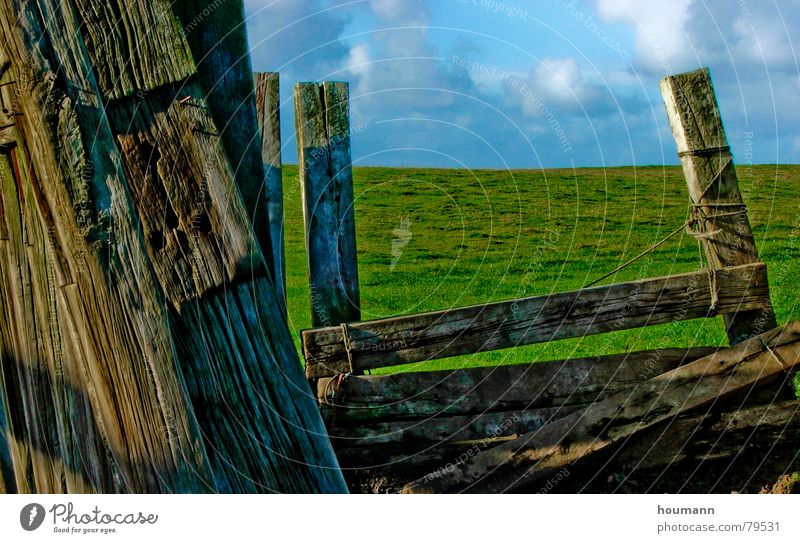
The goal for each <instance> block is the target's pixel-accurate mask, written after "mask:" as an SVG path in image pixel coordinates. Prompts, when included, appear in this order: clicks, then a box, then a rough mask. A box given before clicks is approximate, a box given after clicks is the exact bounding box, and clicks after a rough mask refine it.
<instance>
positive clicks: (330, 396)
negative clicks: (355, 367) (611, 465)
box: [317, 347, 716, 437]
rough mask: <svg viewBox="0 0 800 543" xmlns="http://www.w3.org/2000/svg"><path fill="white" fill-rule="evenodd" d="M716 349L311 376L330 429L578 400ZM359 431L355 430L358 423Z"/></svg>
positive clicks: (604, 394) (341, 433)
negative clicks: (339, 379) (337, 376)
mask: <svg viewBox="0 0 800 543" xmlns="http://www.w3.org/2000/svg"><path fill="white" fill-rule="evenodd" d="M715 351H716V349H715V348H712V347H694V348H690V349H661V350H653V351H640V352H634V353H628V354H620V355H608V356H597V357H590V358H575V359H570V360H558V361H552V362H537V363H535V364H521V365H514V366H497V367H489V368H469V369H462V370H453V371H435V372H420V373H400V374H394V375H374V376H373V375H351V376H349V377H347V379H346V380H344V381H343V383H342V384H341V385H338V386H337V383H336V379H335V378H329V377H326V378H322V379H320V380H319V381H318V383H317V397H318V400H319V402H320V407H321V409H322V415H323V418H324V419H325V420H326V422H327V423H328V425H329V427H330V423H331V421H332V419H333V417H334V412H335V414H336V415H335V417H336V424H337V425H336V427H335V428H332V429H331V435H334V436H344V437H346V436H347V435H349V434H348V433H347V429H346V427H349V426H358V427H359V428H361V427H363V426H364V425H369V424H374V423H378V422H398V421H408V422H407V423H406V424H407V425H410V424H413V423H414V422H415V421H416V422H419V421H420V420H428V419H433V418H434V417H436V420H439V418H442V417H451V416H455V415H480V414H484V413H491V412H503V411H507V412H511V411H525V410H529V409H536V408H548V407H560V406H565V405H586V404H590V403H594V402H596V401H599V400H602V399H603V398H605V397H608V396H611V395H613V394H616V393H618V392H621V391H623V390H628V389H630V388H631V387H633V386H634V385H636V384H638V383H641V382H643V381H646V380H647V379H648V378H650V377H653V376H655V375H660V374H662V373H666V372H667V371H670V370H673V369H675V368H677V367H679V366H680V365H682V364H685V363H687V362H691V361H693V360H697V359H698V358H702V357H703V356H707V355H709V354H711V353H713V352H715ZM359 431H360V430H359Z"/></svg>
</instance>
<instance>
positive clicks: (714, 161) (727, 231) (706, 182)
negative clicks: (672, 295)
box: [661, 69, 777, 344]
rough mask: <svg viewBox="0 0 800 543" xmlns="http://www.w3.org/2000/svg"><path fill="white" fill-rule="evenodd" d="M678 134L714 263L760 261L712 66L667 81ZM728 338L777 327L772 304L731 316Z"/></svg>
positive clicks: (697, 220)
mask: <svg viewBox="0 0 800 543" xmlns="http://www.w3.org/2000/svg"><path fill="white" fill-rule="evenodd" d="M661 94H662V95H663V97H664V103H665V105H666V108H667V115H668V116H669V121H670V125H671V126H672V133H673V135H674V136H675V141H676V142H677V144H678V154H679V155H680V158H681V163H682V164H683V171H684V174H685V176H686V183H687V185H688V187H689V196H690V197H691V200H692V212H693V217H694V219H695V222H694V225H693V228H699V229H701V232H702V233H703V235H702V237H701V239H702V244H703V247H704V249H705V254H706V259H707V260H708V264H709V267H710V268H711V269H712V270H716V269H719V268H722V267H726V266H737V265H740V264H752V263H754V262H758V261H759V258H758V250H757V249H756V244H755V240H754V239H753V233H752V231H751V229H750V222H749V219H748V216H747V207H746V205H745V204H744V201H743V200H742V195H741V193H740V192H739V180H738V178H737V176H736V167H735V166H734V163H733V155H731V150H730V147H729V145H728V140H727V137H726V135H725V129H724V127H723V124H722V118H721V115H720V111H719V105H718V104H717V99H716V96H715V94H714V87H713V85H712V83H711V75H710V73H709V71H708V70H707V69H702V70H697V71H694V72H689V73H685V74H680V75H675V76H670V77H667V78H665V79H663V80H662V81H661ZM725 325H726V328H727V332H728V339H729V341H730V343H731V344H736V343H738V342H740V341H743V340H745V339H747V338H749V337H752V336H756V335H758V334H760V333H763V332H765V331H767V330H771V329H773V328H775V326H777V323H776V320H775V314H774V312H773V310H772V308H771V307H767V308H765V309H760V310H753V311H741V312H739V313H736V314H732V315H725Z"/></svg>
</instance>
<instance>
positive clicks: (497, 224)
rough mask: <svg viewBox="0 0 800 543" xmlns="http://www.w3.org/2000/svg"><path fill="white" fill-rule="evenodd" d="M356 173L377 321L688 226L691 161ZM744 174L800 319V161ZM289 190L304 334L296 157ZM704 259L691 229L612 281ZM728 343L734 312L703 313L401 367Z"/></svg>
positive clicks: (755, 217) (463, 298) (564, 268)
mask: <svg viewBox="0 0 800 543" xmlns="http://www.w3.org/2000/svg"><path fill="white" fill-rule="evenodd" d="M354 175H355V194H356V226H357V236H358V250H359V254H358V258H359V273H360V282H361V299H362V313H363V319H364V320H369V319H377V318H382V317H389V316H395V315H401V314H409V313H419V312H423V311H432V310H439V309H446V308H451V307H459V306H464V305H470V304H479V303H485V302H491V301H499V300H506V299H512V298H519V297H523V296H532V295H539V294H547V293H552V292H559V291H564V290H573V289H577V288H580V287H581V286H583V285H586V284H588V283H590V282H592V281H593V280H595V279H596V278H598V277H600V276H602V275H604V274H605V273H606V272H608V271H610V270H613V269H614V268H615V267H616V266H618V265H619V264H621V263H622V262H624V261H626V260H628V259H630V258H632V257H633V256H636V255H638V254H639V253H641V252H642V251H643V250H644V249H646V248H648V247H650V246H651V245H652V244H654V243H655V242H657V241H659V240H660V239H662V238H663V237H665V236H666V235H667V234H668V233H669V232H671V231H673V230H675V229H676V228H677V227H678V226H680V225H681V224H682V223H683V222H684V221H685V220H686V218H687V212H688V209H687V206H688V203H689V201H688V196H687V192H686V186H685V182H684V179H683V174H682V171H681V169H680V168H679V167H666V168H665V167H643V168H610V169H579V170H575V171H572V170H545V171H514V172H507V171H489V170H479V171H461V170H432V169H388V168H361V169H356V170H355V174H354ZM739 177H740V188H741V191H742V193H743V195H744V198H745V201H746V202H747V204H748V207H749V212H750V221H751V224H752V225H753V230H754V233H755V236H756V241H757V243H758V247H759V250H760V253H761V257H762V259H763V260H764V261H765V262H767V264H768V267H769V274H770V286H771V288H772V299H773V302H774V304H775V309H776V312H777V315H778V321H779V323H785V322H787V321H789V320H792V319H798V318H800V304H798V303H797V296H796V294H797V293H798V292H800V282H799V281H798V279H797V278H798V277H800V259H799V258H798V257H800V243H799V242H798V241H799V240H798V236H799V235H800V200H798V195H800V166H755V167H747V168H739ZM284 193H285V206H286V210H285V216H286V228H285V229H286V257H287V274H288V298H289V300H288V304H289V318H290V327H291V328H292V332H293V334H294V337H295V340H296V341H298V345H299V340H298V334H299V331H300V330H302V329H305V328H308V327H309V326H310V301H309V287H308V278H307V275H306V269H307V268H306V257H305V249H304V245H303V226H302V224H303V219H302V210H301V203H300V190H299V181H298V171H297V167H296V166H286V167H285V168H284ZM393 253H394V254H393ZM393 264H394V265H393ZM700 267H701V260H700V253H699V249H698V245H697V241H696V240H695V239H694V238H692V237H690V236H688V235H686V234H683V235H682V236H678V237H676V238H673V239H672V240H671V241H670V242H669V243H668V244H666V245H664V246H663V247H661V248H660V249H658V250H657V251H656V252H654V253H652V254H651V255H649V256H648V257H646V258H644V259H642V260H641V261H639V262H638V263H637V264H636V265H634V266H632V267H630V268H628V269H626V270H624V271H622V272H620V273H619V274H618V275H617V276H616V277H612V278H610V279H608V280H606V281H605V282H606V283H609V282H615V281H627V280H631V279H636V278H645V277H656V276H661V275H670V274H675V273H680V272H686V271H693V270H697V269H699V268H700ZM724 343H725V334H724V329H723V325H722V320H721V318H716V319H704V320H697V321H689V322H683V323H676V324H671V325H664V326H655V327H650V328H642V329H637V330H630V331H622V332H615V333H611V334H606V335H600V336H591V337H587V338H579V339H573V340H565V341H560V342H553V343H549V344H542V345H533V346H528V347H520V348H515V349H508V350H504V351H498V352H492V353H482V354H478V355H473V356H464V357H458V358H451V359H445V360H436V361H430V362H425V363H421V364H415V365H413V366H405V367H402V368H393V369H392V370H391V371H410V370H413V371H419V370H429V369H444V368H453V367H465V366H480V365H495V364H517V363H526V362H534V361H543V360H552V359H561V358H567V357H576V356H585V355H595V354H604V353H605V354H610V353H621V352H627V351H632V350H640V349H647V348H657V347H678V346H690V345H697V346H700V345H721V344H724Z"/></svg>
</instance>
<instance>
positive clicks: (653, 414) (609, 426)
mask: <svg viewBox="0 0 800 543" xmlns="http://www.w3.org/2000/svg"><path fill="white" fill-rule="evenodd" d="M798 365H800V322H793V323H791V324H789V325H786V326H783V327H780V328H776V329H774V330H771V331H770V332H767V333H765V334H762V335H760V336H757V337H755V338H753V339H750V340H747V341H745V342H743V343H740V344H739V345H737V346H735V347H732V348H728V349H724V350H720V351H718V352H717V353H715V354H713V355H711V356H708V357H704V358H701V359H700V360H697V361H695V362H692V363H690V364H687V365H685V366H682V367H680V368H677V369H675V370H673V371H671V372H668V373H666V374H663V375H659V376H657V377H655V378H653V379H651V380H649V381H647V382H645V383H642V384H641V385H639V386H638V387H636V389H634V390H633V391H631V392H629V393H628V392H624V393H621V394H618V395H615V396H612V397H610V398H607V399H606V400H603V401H602V402H599V403H597V404H594V405H593V406H591V407H588V408H586V409H584V410H581V411H578V412H576V413H573V414H571V415H567V416H566V417H562V418H560V419H558V420H557V421H555V422H553V423H551V424H548V425H546V426H545V427H543V428H542V429H541V430H539V431H535V432H532V433H530V434H527V435H524V436H521V437H519V438H517V439H515V440H512V441H508V442H507V443H504V444H502V445H499V446H496V447H493V448H491V449H489V450H487V451H485V452H482V453H480V454H477V455H475V456H473V457H471V458H469V459H467V460H465V461H464V462H463V463H461V464H460V465H459V466H457V467H456V469H454V470H453V471H452V472H449V473H446V474H445V475H444V476H442V477H439V478H437V477H430V476H426V477H424V478H422V479H420V480H417V481H416V482H414V483H412V484H410V485H408V486H407V487H406V489H405V491H406V492H410V493H428V492H462V491H467V492H508V491H513V490H515V489H518V488H521V487H526V486H529V485H534V484H536V483H537V482H539V481H541V480H543V479H546V478H547V477H549V476H551V475H552V474H553V473H555V472H556V471H558V470H560V469H563V468H564V467H566V466H568V465H570V464H572V463H574V462H578V461H585V460H587V459H588V458H590V457H591V456H592V455H596V454H598V453H600V452H603V451H606V450H608V449H609V448H610V447H611V446H613V445H616V444H620V443H622V442H624V441H625V440H627V439H629V438H630V437H631V436H633V435H635V434H636V433H637V432H641V431H642V430H644V429H646V428H649V427H652V426H654V425H656V424H658V423H660V422H663V421H666V420H669V419H671V418H673V417H676V416H678V415H681V414H683V413H687V412H691V410H693V409H699V408H703V407H706V406H708V405H711V404H713V403H714V402H716V401H718V400H720V399H723V398H725V397H726V396H729V395H732V394H735V393H737V392H740V391H743V390H750V389H754V388H757V387H758V386H759V385H760V384H764V383H767V382H770V381H773V380H775V379H777V378H778V376H780V375H781V374H783V373H784V372H790V371H791V370H792V369H793V368H795V367H797V366H798Z"/></svg>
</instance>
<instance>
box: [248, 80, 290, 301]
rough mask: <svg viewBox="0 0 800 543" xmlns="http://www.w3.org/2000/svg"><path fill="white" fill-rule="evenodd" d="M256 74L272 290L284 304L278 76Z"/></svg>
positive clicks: (284, 274) (284, 280)
mask: <svg viewBox="0 0 800 543" xmlns="http://www.w3.org/2000/svg"><path fill="white" fill-rule="evenodd" d="M255 77H256V108H257V111H258V126H259V127H260V128H261V161H262V162H263V163H264V170H265V171H266V173H265V176H266V180H265V181H264V184H265V190H266V194H267V205H268V214H269V231H270V235H271V236H272V255H273V261H274V262H275V290H276V291H277V295H278V299H279V300H282V301H283V303H284V305H285V304H286V255H285V254H284V252H285V244H284V234H283V225H284V220H283V168H282V162H281V149H282V145H281V111H280V104H281V99H280V75H279V74H277V73H265V72H260V73H256V74H255Z"/></svg>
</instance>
